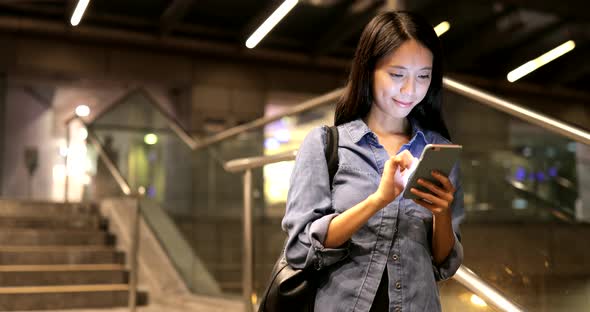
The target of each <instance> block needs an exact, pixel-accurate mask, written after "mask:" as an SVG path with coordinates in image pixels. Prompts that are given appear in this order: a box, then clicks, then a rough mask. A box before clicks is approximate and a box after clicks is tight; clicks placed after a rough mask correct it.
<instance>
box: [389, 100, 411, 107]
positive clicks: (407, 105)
mask: <svg viewBox="0 0 590 312" xmlns="http://www.w3.org/2000/svg"><path fill="white" fill-rule="evenodd" d="M393 101H394V102H395V103H396V104H397V105H399V106H401V107H410V106H412V102H402V101H398V100H396V99H393Z"/></svg>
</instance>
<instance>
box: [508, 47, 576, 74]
mask: <svg viewBox="0 0 590 312" xmlns="http://www.w3.org/2000/svg"><path fill="white" fill-rule="evenodd" d="M575 47H576V43H575V42H574V41H573V40H568V41H567V42H565V43H563V44H561V45H560V46H558V47H557V48H555V49H553V50H551V51H549V52H547V53H545V54H543V55H541V56H539V57H537V58H536V59H534V60H532V61H528V62H526V63H524V64H523V65H521V66H519V67H518V68H517V69H515V70H513V71H511V72H509V73H508V76H506V77H507V78H508V81H510V82H515V81H516V80H518V79H520V78H522V77H524V76H526V75H528V74H530V73H531V72H533V71H534V70H536V69H537V68H539V67H541V66H543V65H545V64H547V63H549V62H551V61H553V60H555V59H556V58H558V57H560V56H562V55H564V54H566V53H568V52H569V51H571V50H573V49H574V48H575Z"/></svg>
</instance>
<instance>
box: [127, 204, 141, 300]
mask: <svg viewBox="0 0 590 312" xmlns="http://www.w3.org/2000/svg"><path fill="white" fill-rule="evenodd" d="M135 199H136V205H135V209H133V212H132V220H131V222H132V224H131V250H130V255H129V258H130V259H129V261H130V264H131V267H130V272H129V311H130V312H135V308H136V306H137V275H138V274H137V271H138V267H137V263H138V251H139V225H140V218H141V207H140V205H141V203H140V201H141V197H139V196H137V197H135Z"/></svg>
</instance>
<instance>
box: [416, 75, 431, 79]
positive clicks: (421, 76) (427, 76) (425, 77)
mask: <svg viewBox="0 0 590 312" xmlns="http://www.w3.org/2000/svg"><path fill="white" fill-rule="evenodd" d="M418 78H420V79H430V75H420V76H418Z"/></svg>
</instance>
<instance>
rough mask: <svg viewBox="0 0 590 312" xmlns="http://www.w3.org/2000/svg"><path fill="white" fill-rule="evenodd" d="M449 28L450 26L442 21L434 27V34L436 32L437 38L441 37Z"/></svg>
mask: <svg viewBox="0 0 590 312" xmlns="http://www.w3.org/2000/svg"><path fill="white" fill-rule="evenodd" d="M450 28H451V24H449V22H447V21H444V22H441V23H440V24H438V25H436V26H435V27H434V32H436V35H437V36H439V37H440V36H441V35H442V34H444V33H446V32H447V30H449V29H450Z"/></svg>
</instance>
